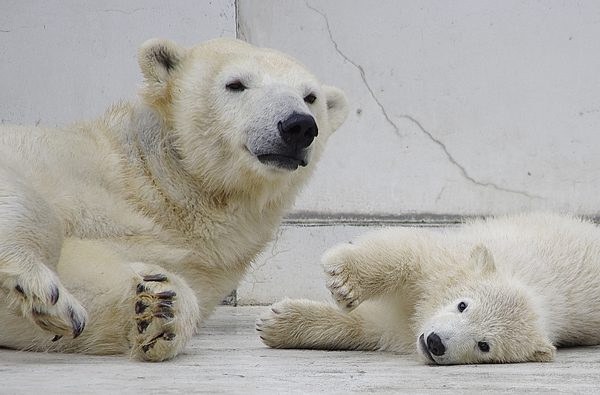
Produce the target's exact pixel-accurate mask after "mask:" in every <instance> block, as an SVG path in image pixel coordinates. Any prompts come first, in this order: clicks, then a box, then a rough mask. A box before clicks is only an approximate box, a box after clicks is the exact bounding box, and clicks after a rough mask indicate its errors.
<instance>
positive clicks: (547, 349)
mask: <svg viewBox="0 0 600 395" xmlns="http://www.w3.org/2000/svg"><path fill="white" fill-rule="evenodd" d="M555 356H556V347H554V346H553V345H552V344H550V342H547V341H544V342H540V344H538V345H537V346H536V348H535V351H534V352H533V356H532V359H531V362H550V361H552V360H553V359H554V357H555Z"/></svg>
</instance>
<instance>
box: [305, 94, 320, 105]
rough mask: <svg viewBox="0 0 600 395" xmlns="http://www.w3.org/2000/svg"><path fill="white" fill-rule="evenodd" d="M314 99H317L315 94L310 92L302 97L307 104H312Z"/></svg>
mask: <svg viewBox="0 0 600 395" xmlns="http://www.w3.org/2000/svg"><path fill="white" fill-rule="evenodd" d="M315 100H317V96H315V95H314V94H312V93H310V94H308V95H306V96H305V97H304V101H305V102H306V103H308V104H313V103H314V102H315Z"/></svg>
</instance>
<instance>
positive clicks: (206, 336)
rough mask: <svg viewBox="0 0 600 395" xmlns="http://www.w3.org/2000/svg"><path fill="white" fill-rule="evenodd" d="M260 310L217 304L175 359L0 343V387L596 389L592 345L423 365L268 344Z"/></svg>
mask: <svg viewBox="0 0 600 395" xmlns="http://www.w3.org/2000/svg"><path fill="white" fill-rule="evenodd" d="M266 309H268V307H228V306H224V307H220V308H219V309H218V310H217V313H216V314H215V315H214V316H213V317H212V319H211V320H210V321H209V322H208V323H207V325H206V326H205V328H204V329H203V330H202V331H201V333H200V334H199V335H198V336H196V337H195V338H194V339H193V340H192V342H191V343H190V344H189V346H188V348H187V350H186V352H185V353H184V354H183V355H181V356H179V357H178V358H176V359H175V360H172V361H168V362H162V363H143V362H138V361H132V360H129V359H128V358H127V357H125V356H113V357H96V356H87V355H59V354H42V353H28V352H18V351H12V350H0V394H19V395H26V394H36V395H38V394H39V395H48V394H59V393H60V394H119V393H128V394H136V393H140V394H193V393H199V394H352V393H357V394H366V393H375V394H404V393H406V394H460V395H463V394H478V395H481V394H507V393H510V394H521V393H535V394H563V393H567V394H598V393H600V346H596V347H587V348H571V349H561V350H559V352H558V354H557V358H556V360H555V361H554V362H551V363H527V364H513V365H472V366H427V365H423V364H421V363H420V362H419V361H418V360H417V358H416V357H415V356H407V355H395V354H392V353H384V352H357V351H352V352H339V351H337V352H333V351H312V350H273V349H269V348H267V347H266V346H264V345H263V344H262V343H261V341H260V339H259V338H258V335H257V334H256V332H255V330H254V322H255V320H256V318H257V316H258V315H259V314H261V313H262V312H264V311H266Z"/></svg>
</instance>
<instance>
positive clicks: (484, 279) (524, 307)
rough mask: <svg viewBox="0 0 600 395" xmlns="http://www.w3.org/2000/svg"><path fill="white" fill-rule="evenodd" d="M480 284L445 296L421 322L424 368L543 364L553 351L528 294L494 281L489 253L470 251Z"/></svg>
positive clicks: (419, 344) (420, 348)
mask: <svg viewBox="0 0 600 395" xmlns="http://www.w3.org/2000/svg"><path fill="white" fill-rule="evenodd" d="M471 264H473V265H475V271H476V272H477V271H478V272H479V274H480V275H479V276H477V277H478V280H477V281H476V282H475V281H470V280H469V279H466V283H465V284H462V285H460V286H457V287H455V288H452V289H449V290H448V292H444V296H443V297H442V300H443V302H442V303H440V305H441V306H442V307H441V308H440V309H439V310H437V312H436V313H434V315H433V317H431V318H430V319H429V321H428V322H426V323H425V326H424V328H423V329H422V331H421V334H420V336H419V339H418V340H417V349H418V353H419V354H420V355H421V356H422V357H423V359H424V360H425V361H426V362H427V363H435V364H441V365H449V364H470V363H512V362H545V361H550V360H552V359H553V358H554V356H555V352H556V348H555V347H554V346H553V345H552V344H551V343H550V341H549V340H548V336H547V335H546V333H545V332H544V331H543V329H542V328H541V326H540V323H539V320H540V317H539V316H538V313H537V310H536V308H535V305H534V302H533V300H532V298H531V296H530V295H529V294H528V292H527V290H525V289H524V288H521V287H519V286H518V285H516V284H513V283H506V282H504V281H502V280H500V279H499V277H498V276H495V271H496V269H495V266H494V263H493V260H492V257H491V255H490V254H489V252H488V251H487V250H486V249H485V248H482V247H479V248H477V249H476V250H474V252H473V256H472V262H471Z"/></svg>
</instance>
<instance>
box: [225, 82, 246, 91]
mask: <svg viewBox="0 0 600 395" xmlns="http://www.w3.org/2000/svg"><path fill="white" fill-rule="evenodd" d="M226 88H227V90H230V91H232V92H243V91H245V90H246V86H244V84H242V83H241V82H240V81H234V82H230V83H229V84H227V86H226Z"/></svg>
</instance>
